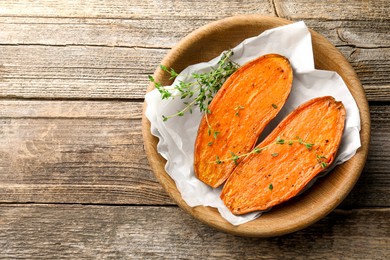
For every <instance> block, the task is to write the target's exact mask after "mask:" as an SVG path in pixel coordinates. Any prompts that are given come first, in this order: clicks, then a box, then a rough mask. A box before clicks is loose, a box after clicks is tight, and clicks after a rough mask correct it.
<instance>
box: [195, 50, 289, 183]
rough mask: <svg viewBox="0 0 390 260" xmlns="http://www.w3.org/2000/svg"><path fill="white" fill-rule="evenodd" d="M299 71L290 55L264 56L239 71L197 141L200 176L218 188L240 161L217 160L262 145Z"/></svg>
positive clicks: (219, 95) (218, 99)
mask: <svg viewBox="0 0 390 260" xmlns="http://www.w3.org/2000/svg"><path fill="white" fill-rule="evenodd" d="M292 80H293V72H292V68H291V65H290V63H289V61H288V59H287V58H285V57H283V56H281V55H278V54H267V55H264V56H261V57H259V58H257V59H255V60H253V61H251V62H249V63H247V64H245V65H244V66H242V67H241V68H239V69H238V70H237V71H236V72H235V73H233V74H232V75H231V76H230V77H229V78H228V79H227V80H226V82H225V83H224V85H223V86H222V87H221V89H220V90H219V91H218V93H217V94H216V95H215V97H214V98H213V100H212V102H211V103H210V105H209V109H210V111H211V113H210V114H207V115H206V116H204V117H203V119H202V121H201V123H200V125H199V129H198V134H197V138H196V142H195V150H194V171H195V175H196V176H197V177H198V179H200V180H201V181H203V182H204V183H206V184H207V185H209V186H211V187H213V188H216V187H218V186H220V185H221V184H222V183H223V182H225V181H226V179H227V178H228V177H229V176H230V174H231V173H232V171H233V170H234V168H235V167H236V164H238V163H239V160H237V161H236V163H221V164H216V163H215V162H216V159H217V158H219V159H221V160H223V159H225V158H228V157H231V156H232V155H231V153H234V154H235V155H240V154H245V153H247V152H248V151H250V150H251V149H253V147H254V146H255V144H256V141H257V139H258V137H259V135H260V134H261V132H262V131H263V129H264V127H265V126H266V125H267V124H268V123H269V121H271V119H273V118H274V117H275V116H276V115H277V113H278V112H279V111H280V109H281V108H282V106H283V105H284V103H285V102H286V99H287V97H288V95H289V93H290V90H291V86H292Z"/></svg>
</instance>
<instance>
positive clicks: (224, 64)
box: [149, 50, 239, 135]
mask: <svg viewBox="0 0 390 260" xmlns="http://www.w3.org/2000/svg"><path fill="white" fill-rule="evenodd" d="M232 55H233V51H232V50H229V51H226V52H224V53H223V54H222V56H221V59H220V60H219V61H218V63H217V67H216V68H213V69H212V70H211V71H210V72H206V73H192V74H191V77H192V78H193V79H194V81H191V82H184V81H179V82H178V83H177V84H176V85H175V86H169V87H164V86H162V84H161V83H159V82H156V81H155V79H154V78H153V76H149V80H150V82H152V83H153V84H154V86H155V87H156V89H157V90H158V91H159V92H160V94H161V98H162V99H168V98H176V97H180V99H191V98H193V97H195V98H194V99H193V100H192V101H191V102H183V104H184V105H185V107H184V108H183V109H181V110H179V111H178V112H177V113H175V114H172V115H168V116H166V115H163V116H162V117H163V121H167V120H168V119H170V118H172V117H176V116H183V115H184V114H185V113H187V112H189V113H192V110H193V107H194V106H198V107H199V110H200V112H202V113H205V114H210V113H211V111H210V110H209V104H210V102H211V100H212V99H213V97H214V95H215V93H217V91H218V90H219V89H220V88H221V86H222V85H223V83H224V82H225V81H226V79H227V78H228V77H229V76H230V75H231V74H233V73H234V72H235V71H236V70H237V69H238V67H239V65H238V64H237V63H235V62H233V61H232V60H231V59H230V57H231V56H232ZM160 68H161V69H162V70H163V71H165V72H167V73H168V74H169V75H170V79H171V80H172V79H174V78H176V77H177V76H178V75H179V74H178V73H177V72H176V71H175V70H174V69H173V68H167V67H166V66H163V65H160ZM175 91H178V94H173V93H174V92H175ZM209 128H211V127H210V125H209ZM214 134H215V132H214ZM216 135H217V134H216Z"/></svg>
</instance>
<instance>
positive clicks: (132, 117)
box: [0, 100, 171, 204]
mask: <svg viewBox="0 0 390 260" xmlns="http://www.w3.org/2000/svg"><path fill="white" fill-rule="evenodd" d="M140 112H141V105H140V104H139V103H132V102H88V103H82V102H77V101H73V102H71V101H46V102H42V101H23V102H21V101H17V100H14V101H1V102H0V158H1V159H0V183H1V184H0V201H1V202H16V201H19V202H37V201H43V202H51V203H54V202H60V203H113V204H118V203H119V204H166V203H168V204H169V203H171V201H170V199H169V198H168V197H167V195H166V194H165V192H164V191H163V190H162V188H161V187H160V185H159V184H158V183H157V182H156V181H155V179H154V177H153V175H152V173H151V171H150V168H149V165H148V162H147V159H146V156H145V153H144V149H143V144H142V137H141V120H140Z"/></svg>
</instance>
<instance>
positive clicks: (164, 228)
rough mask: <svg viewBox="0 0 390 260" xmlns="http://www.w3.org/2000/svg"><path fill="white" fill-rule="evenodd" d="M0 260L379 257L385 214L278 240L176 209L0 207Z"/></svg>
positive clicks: (339, 220)
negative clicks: (242, 233) (232, 230)
mask: <svg viewBox="0 0 390 260" xmlns="http://www.w3.org/2000/svg"><path fill="white" fill-rule="evenodd" d="M0 215H1V216H2V218H1V223H2V225H0V248H2V257H4V258H7V259H8V258H11V259H14V258H28V259H43V258H44V259H58V258H61V259H62V258H70V259H81V258H100V257H102V256H104V258H115V259H118V258H131V259H145V258H147V259H173V258H174V259H176V258H178V259H206V258H207V259H215V258H218V259H226V258H229V259H249V258H250V259H260V258H262V259H263V258H267V259H275V258H288V259H303V258H316V259H341V258H347V259H385V258H386V257H387V256H388V255H389V254H390V247H389V244H390V225H389V221H388V220H389V218H390V210H389V209H356V210H347V211H344V210H335V211H334V212H332V213H331V214H329V215H328V216H327V217H326V218H324V219H322V220H320V221H319V222H317V223H316V224H314V225H312V226H310V227H308V228H306V229H304V230H301V231H298V232H296V233H293V234H289V235H285V236H282V237H275V238H268V239H259V238H243V237H237V236H232V235H229V234H225V233H222V232H219V231H216V230H214V229H212V228H211V227H208V226H206V225H204V224H202V223H199V222H198V221H196V220H194V219H193V218H192V217H190V216H189V215H187V214H186V213H184V212H183V211H182V210H180V209H178V208H176V207H123V206H116V207H112V206H81V205H22V206H21V205H0Z"/></svg>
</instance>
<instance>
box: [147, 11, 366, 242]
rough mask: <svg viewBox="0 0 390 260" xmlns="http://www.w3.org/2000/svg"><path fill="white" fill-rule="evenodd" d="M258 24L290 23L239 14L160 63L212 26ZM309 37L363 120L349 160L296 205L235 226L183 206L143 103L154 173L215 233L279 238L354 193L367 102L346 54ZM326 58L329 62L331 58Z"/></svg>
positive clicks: (217, 23) (363, 154)
mask: <svg viewBox="0 0 390 260" xmlns="http://www.w3.org/2000/svg"><path fill="white" fill-rule="evenodd" d="M256 23H261V24H263V25H265V26H266V27H269V28H274V27H278V26H283V25H287V24H290V23H292V21H289V20H286V19H282V18H277V17H270V16H262V15H239V16H233V17H229V18H225V19H222V20H218V21H215V22H211V23H209V24H207V25H204V26H202V27H200V28H199V29H197V30H195V31H193V32H192V33H190V34H188V35H187V36H186V37H185V38H183V39H182V40H181V41H180V42H179V43H178V44H177V45H176V46H175V47H174V48H172V50H171V51H170V52H169V53H168V54H167V55H166V56H165V58H164V59H163V60H162V62H161V64H164V65H169V64H171V63H172V62H173V61H174V60H175V59H176V57H177V55H176V53H178V52H183V51H188V50H191V47H192V46H193V44H194V42H195V41H196V40H197V39H198V37H212V32H213V30H214V29H215V28H218V30H223V29H224V28H227V27H229V26H245V25H248V24H256ZM261 32H262V31H261V30H259V32H258V33H259V34H260V33H261ZM310 33H311V35H312V42H313V51H314V56H315V57H317V56H319V61H318V62H319V64H322V63H321V58H322V60H324V58H328V59H327V62H330V64H331V65H332V66H334V70H335V71H336V72H338V73H339V75H340V76H341V77H342V78H343V80H344V81H345V83H346V85H347V86H348V88H349V90H350V92H351V94H352V96H353V97H354V99H355V101H356V103H357V105H358V108H359V111H360V119H361V131H360V137H361V147H360V148H359V149H358V150H357V152H356V154H355V155H354V156H353V157H352V158H351V159H350V160H349V161H347V162H345V163H344V164H342V165H339V166H337V167H336V168H335V169H333V170H332V172H331V173H329V174H328V175H327V176H325V177H324V178H323V179H321V180H320V181H319V182H320V184H318V185H317V183H316V185H315V187H312V188H311V189H309V191H307V192H305V194H303V195H300V196H299V199H298V201H294V202H292V203H290V202H287V203H285V204H282V205H280V206H279V207H277V208H275V209H272V210H271V211H270V212H268V213H266V214H264V215H263V216H261V217H260V218H258V219H256V220H253V221H251V222H247V223H245V224H242V225H239V226H234V225H232V224H230V223H229V222H227V221H226V220H224V219H223V218H222V217H221V216H220V214H219V213H218V211H217V210H216V209H215V208H210V207H204V206H197V207H190V206H188V205H187V204H186V203H185V202H184V200H183V199H182V197H181V195H180V192H179V191H178V190H177V188H176V184H175V182H174V181H173V180H172V179H171V178H170V176H169V175H168V174H167V173H166V171H165V168H164V167H165V163H166V161H165V159H164V158H162V157H161V155H160V154H159V153H158V152H157V143H158V138H157V137H155V136H153V135H152V134H151V131H150V122H149V120H148V119H147V118H146V117H145V111H146V106H147V104H146V102H144V106H143V115H142V134H143V138H144V146H145V150H146V154H147V157H148V160H149V163H150V166H151V168H152V171H153V173H154V174H155V176H156V178H157V179H158V180H159V182H160V183H161V185H162V186H163V188H164V189H165V191H166V192H167V193H168V195H169V196H170V197H171V198H172V199H173V200H174V201H175V202H176V203H177V204H178V205H179V206H180V207H181V208H182V209H184V210H185V211H186V212H188V213H189V214H190V215H192V216H193V217H194V218H196V219H198V220H200V221H201V222H203V223H206V224H208V225H210V226H212V227H214V228H216V229H218V230H221V231H225V232H228V233H231V234H235V235H240V236H251V237H271V236H279V235H283V234H287V233H291V232H295V231H297V230H300V229H302V228H305V227H307V226H309V225H311V224H313V223H315V222H316V221H318V220H320V219H321V218H323V217H325V216H326V215H327V214H329V213H330V212H331V211H332V210H333V209H334V208H336V207H337V206H338V205H339V204H340V203H341V201H342V200H343V199H344V198H345V197H346V196H347V195H348V193H349V192H350V191H351V190H352V188H353V186H354V185H355V183H356V182H357V180H358V178H359V176H360V174H361V172H362V170H363V168H364V164H365V161H366V159H367V155H368V146H369V142H370V113H369V106H368V102H367V99H366V96H365V92H364V89H363V87H362V85H361V83H360V81H359V79H358V77H357V75H356V73H355V71H354V69H353V68H352V66H351V65H350V64H349V62H348V61H347V60H346V59H345V58H344V56H343V55H342V54H341V53H340V52H339V51H338V50H337V48H336V47H334V46H333V45H332V44H331V43H330V42H329V41H328V40H327V39H325V38H324V37H323V36H321V35H320V34H318V33H316V32H315V31H313V30H310ZM323 49H326V50H327V51H326V53H323V52H324V51H323ZM330 57H331V59H329V58H330ZM333 60H337V63H336V62H333V63H334V64H332V61H333ZM188 65H190V64H188ZM316 65H317V64H316ZM316 67H317V66H316ZM320 69H321V68H320ZM154 77H155V78H156V79H159V78H160V77H163V74H162V72H161V70H160V69H159V68H157V69H156V71H155V73H154ZM153 89H154V86H153V84H149V86H148V89H147V92H149V91H151V90H153ZM330 191H333V193H330ZM324 193H325V194H324ZM324 195H326V196H324Z"/></svg>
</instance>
